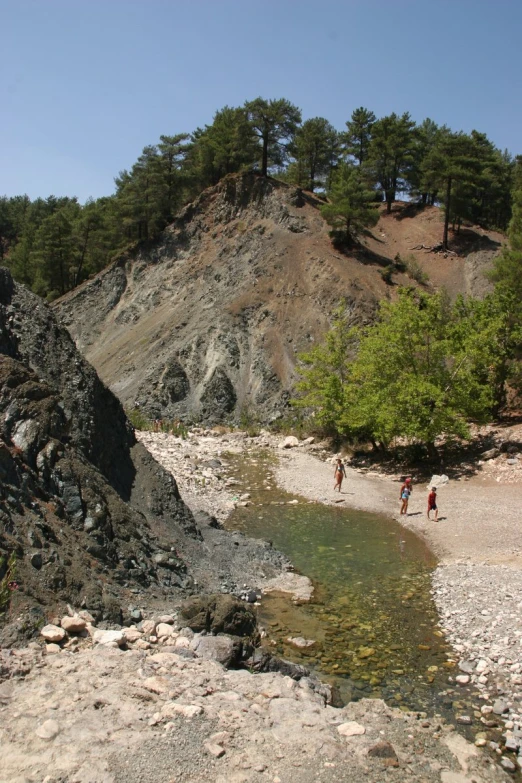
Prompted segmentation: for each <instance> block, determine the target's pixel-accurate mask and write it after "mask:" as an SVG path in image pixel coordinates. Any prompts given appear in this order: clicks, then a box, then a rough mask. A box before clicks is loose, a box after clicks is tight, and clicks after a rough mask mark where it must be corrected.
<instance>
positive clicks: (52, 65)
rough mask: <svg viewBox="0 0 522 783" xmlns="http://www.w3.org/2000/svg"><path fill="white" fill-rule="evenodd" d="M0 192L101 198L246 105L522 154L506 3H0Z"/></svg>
mask: <svg viewBox="0 0 522 783" xmlns="http://www.w3.org/2000/svg"><path fill="white" fill-rule="evenodd" d="M0 31H1V49H0V58H1V59H0V62H1V69H0V114H1V120H0V194H3V193H5V194H7V195H15V194H18V193H28V194H29V196H31V198H34V197H37V196H47V195H49V194H51V193H52V194H55V195H76V196H78V198H79V199H80V200H81V201H82V202H83V201H85V200H86V199H87V198H88V197H89V196H93V197H98V196H102V195H108V194H110V193H112V192H113V190H114V182H113V178H114V177H115V176H116V175H117V174H118V172H119V171H120V170H121V169H124V168H130V167H131V166H132V164H133V162H134V161H135V160H136V158H137V157H138V155H139V154H140V152H141V149H142V148H143V147H144V146H145V145H146V144H151V143H154V142H156V141H157V140H158V138H159V136H160V134H162V133H164V134H174V133H180V132H190V131H192V130H194V129H195V128H196V127H197V126H203V125H204V124H205V123H210V122H211V121H212V116H213V113H214V112H215V110H216V109H219V108H221V107H222V106H224V105H225V104H228V105H240V104H242V103H243V102H244V101H245V100H247V99H252V98H255V97H257V96H258V95H261V96H263V97H265V98H279V97H285V98H288V99H289V100H290V101H292V102H293V103H295V104H297V105H298V106H299V107H300V108H301V109H302V112H303V118H304V119H306V118H308V117H314V116H323V117H326V118H327V119H328V120H330V122H331V123H332V124H333V125H334V126H335V127H337V128H338V129H342V128H344V123H345V122H346V120H347V119H349V116H350V114H351V112H352V111H353V109H354V108H356V107H358V106H366V107H368V108H370V109H372V110H373V111H374V112H375V114H376V115H377V116H383V115H384V114H388V113H390V112H392V111H395V112H398V113H401V112H403V111H409V112H410V113H411V115H412V117H413V118H414V119H415V120H416V121H418V122H420V121H422V120H423V119H424V118H425V117H431V118H432V119H434V120H435V121H436V122H437V123H440V124H442V123H446V124H448V125H450V126H451V127H452V128H453V129H454V130H464V131H470V130H472V129H473V128H476V129H477V130H480V131H483V132H485V133H487V135H488V136H489V137H490V139H491V140H492V141H493V142H494V144H495V145H496V146H498V147H500V148H501V149H504V148H507V149H509V150H510V151H511V152H512V153H515V154H516V153H522V138H521V136H522V134H521V127H522V56H521V51H522V2H521V0H344V1H342V0H255V1H254V0H188V2H187V0H185V1H184V2H181V0H0Z"/></svg>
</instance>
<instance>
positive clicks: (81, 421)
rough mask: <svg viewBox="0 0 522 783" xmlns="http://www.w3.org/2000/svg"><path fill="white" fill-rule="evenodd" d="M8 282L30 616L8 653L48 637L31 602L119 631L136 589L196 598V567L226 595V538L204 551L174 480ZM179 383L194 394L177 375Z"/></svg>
mask: <svg viewBox="0 0 522 783" xmlns="http://www.w3.org/2000/svg"><path fill="white" fill-rule="evenodd" d="M0 283H1V286H0V556H4V555H9V554H10V553H11V552H13V551H14V552H15V553H16V556H17V566H16V569H17V570H16V577H17V580H18V581H19V582H20V587H19V590H17V591H15V592H14V593H13V596H12V603H13V605H14V606H13V608H14V607H15V606H16V604H17V601H18V600H20V601H21V602H22V601H23V602H24V604H25V607H26V609H24V611H28V612H29V614H28V617H29V620H28V621H27V622H24V623H18V625H17V628H16V629H14V630H13V629H10V628H9V627H7V628H4V629H3V631H1V632H0V642H5V643H9V644H12V643H13V641H16V636H17V634H18V632H19V630H20V629H23V633H24V634H25V636H26V637H31V636H34V635H37V634H38V631H39V627H40V625H39V624H40V622H41V617H40V614H38V615H34V620H33V619H31V616H30V611H31V601H34V602H35V603H36V602H38V603H41V605H42V606H44V607H45V606H50V605H56V603H57V602H58V603H59V602H62V603H66V602H67V603H70V604H72V605H75V606H78V607H81V608H82V609H87V610H89V611H90V612H91V614H92V615H93V616H94V617H96V618H97V619H104V620H105V621H106V622H109V623H118V624H120V623H121V622H122V608H121V606H122V597H123V594H125V598H124V603H125V606H126V605H127V604H128V591H129V590H130V589H132V590H134V591H135V592H136V591H146V590H147V589H148V588H154V589H156V590H160V591H162V592H163V594H169V593H170V592H172V594H173V595H179V594H180V593H183V592H186V591H192V590H193V588H194V578H193V576H192V574H191V567H193V564H194V563H196V564H197V567H198V568H199V569H203V570H204V571H205V573H206V574H207V579H206V583H207V585H208V584H210V585H211V589H214V590H215V589H218V586H219V583H220V581H219V580H220V577H219V573H220V572H221V570H222V565H221V564H220V565H219V566H218V565H216V564H215V563H214V562H213V553H214V551H215V550H216V549H220V548H219V546H216V545H215V544H214V542H216V544H217V538H218V537H219V536H220V535H221V536H222V537H223V538H224V539H225V540H228V539H227V534H226V533H225V532H222V531H219V530H211V529H210V528H209V527H206V528H205V529H206V530H207V531H208V534H209V535H210V536H211V537H212V546H211V547H208V546H205V545H204V544H203V540H202V533H201V531H200V530H199V527H198V526H197V524H196V522H195V519H194V516H193V515H192V513H191V511H190V510H189V509H188V508H187V506H185V504H184V503H183V502H182V500H181V497H180V494H179V491H178V487H177V484H176V481H175V479H174V477H173V476H172V475H171V474H170V473H168V472H167V471H166V470H164V469H163V468H162V467H161V466H160V465H159V464H158V463H157V462H156V461H155V460H154V459H153V457H152V456H151V455H150V454H149V452H148V451H147V450H146V449H145V448H144V446H142V444H141V443H137V442H136V439H135V436H134V432H133V429H132V427H131V426H130V424H129V422H128V421H127V419H126V416H125V413H124V411H123V408H122V406H121V403H120V402H119V401H118V400H117V399H116V397H115V396H114V395H113V394H112V392H110V391H109V390H108V389H107V388H106V387H105V386H104V385H103V384H102V382H101V381H100V380H99V378H98V376H97V375H96V372H95V371H94V369H93V368H92V367H91V366H90V365H89V364H88V363H87V362H86V361H85V360H84V359H83V358H82V357H81V356H80V354H79V353H78V351H77V349H76V348H75V346H74V344H73V342H72V340H71V338H70V336H69V335H68V333H67V332H66V330H65V329H64V328H62V327H60V326H58V324H57V322H56V319H55V317H54V315H53V313H52V312H51V311H50V309H49V308H48V307H47V306H46V305H45V304H44V303H43V302H42V301H41V300H40V299H39V298H38V297H36V296H34V295H33V294H31V293H30V292H28V291H26V290H25V289H24V288H23V287H21V286H18V285H16V284H14V283H13V281H12V279H11V277H10V275H9V273H8V272H7V271H6V270H0ZM120 288H121V293H123V292H124V290H125V286H123V285H121V286H120ZM168 378H169V383H174V385H175V384H176V383H177V382H178V381H179V382H180V383H181V386H183V377H182V376H181V375H180V373H179V371H178V369H177V368H176V366H175V365H171V366H170V370H169V374H168ZM180 379H181V380H180ZM170 388H171V392H169V393H171V394H178V396H179V394H181V393H182V390H181V391H180V389H179V388H178V390H177V391H174V392H173V391H172V389H173V388H174V387H173V386H171V387H170ZM159 541H161V545H159V544H158V542H159ZM221 549H222V550H225V549H226V543H225V545H224V546H222V547H221ZM221 549H220V551H221ZM158 550H160V551H158ZM228 560H230V555H228ZM27 607H29V608H28V609H27ZM64 608H65V607H64ZM12 614H13V616H16V610H15V611H13V612H12ZM19 641H22V639H20V640H19Z"/></svg>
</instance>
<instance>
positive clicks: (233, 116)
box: [188, 106, 260, 194]
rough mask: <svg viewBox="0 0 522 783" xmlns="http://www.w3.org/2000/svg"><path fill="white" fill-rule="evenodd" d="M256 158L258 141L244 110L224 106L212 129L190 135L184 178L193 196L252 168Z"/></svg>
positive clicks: (258, 151)
mask: <svg viewBox="0 0 522 783" xmlns="http://www.w3.org/2000/svg"><path fill="white" fill-rule="evenodd" d="M259 155H260V146H259V141H258V138H257V136H256V134H255V133H254V130H253V128H252V126H251V124H250V123H249V121H248V117H247V112H246V110H245V109H243V108H231V107H229V106H225V107H224V108H223V109H221V110H220V111H218V112H216V114H215V115H214V120H213V122H212V125H207V126H205V128H204V129H201V128H199V129H198V130H196V131H195V132H194V133H193V134H192V147H191V150H190V153H189V156H188V176H189V178H190V180H191V182H192V183H193V188H195V189H194V193H195V194H196V193H198V192H200V191H201V190H202V189H203V188H206V187H208V186H209V185H215V184H217V183H218V182H219V180H220V179H221V178H222V177H224V176H226V175H227V174H233V173H235V172H238V171H241V170H242V169H245V168H247V167H249V166H252V165H253V164H254V163H255V162H256V161H257V160H259Z"/></svg>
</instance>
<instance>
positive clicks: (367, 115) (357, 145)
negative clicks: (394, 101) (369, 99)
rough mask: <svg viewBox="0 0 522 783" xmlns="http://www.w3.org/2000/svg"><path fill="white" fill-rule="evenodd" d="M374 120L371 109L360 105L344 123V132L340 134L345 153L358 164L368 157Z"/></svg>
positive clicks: (360, 164)
mask: <svg viewBox="0 0 522 783" xmlns="http://www.w3.org/2000/svg"><path fill="white" fill-rule="evenodd" d="M374 122H375V114H374V113H373V111H370V110H369V109H365V108H364V107H363V106H360V107H359V108H358V109H355V110H354V111H353V112H352V116H351V119H350V120H349V122H347V123H346V132H345V133H343V134H342V141H343V147H344V151H345V153H346V154H347V155H350V156H351V157H353V158H355V160H356V161H357V163H358V164H359V166H362V164H363V163H364V161H365V160H366V158H367V157H368V147H369V145H370V140H371V136H372V127H373V124H374Z"/></svg>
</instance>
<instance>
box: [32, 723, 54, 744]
mask: <svg viewBox="0 0 522 783" xmlns="http://www.w3.org/2000/svg"><path fill="white" fill-rule="evenodd" d="M59 733H60V724H59V723H58V722H57V721H55V720H46V721H44V722H43V723H42V724H41V725H40V726H38V728H37V729H36V731H35V734H36V736H37V737H40V739H46V740H51V739H54V738H55V737H56V735H57V734H59Z"/></svg>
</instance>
